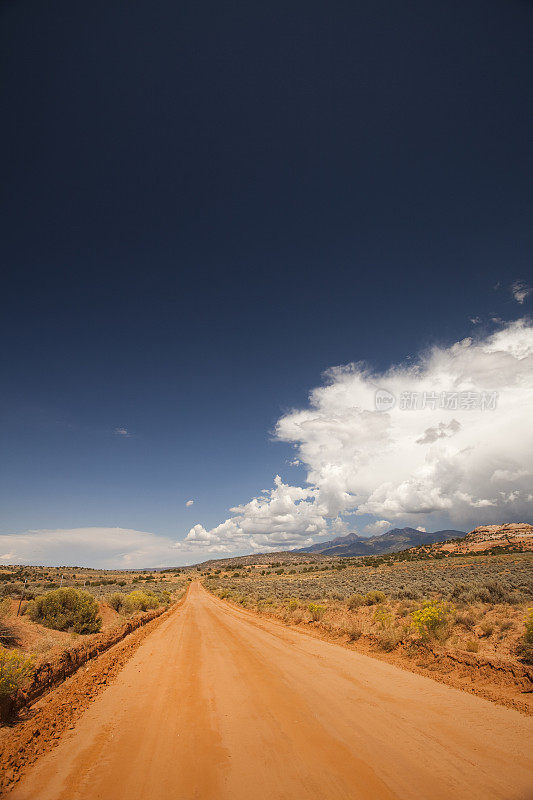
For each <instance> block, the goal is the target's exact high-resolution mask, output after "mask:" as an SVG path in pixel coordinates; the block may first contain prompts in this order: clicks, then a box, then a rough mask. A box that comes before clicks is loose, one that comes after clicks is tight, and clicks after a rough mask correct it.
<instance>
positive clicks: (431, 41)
mask: <svg viewBox="0 0 533 800" xmlns="http://www.w3.org/2000/svg"><path fill="white" fill-rule="evenodd" d="M0 22H1V32H0V53H1V56H0V58H1V107H2V111H3V113H2V118H3V122H2V129H1V132H0V137H1V140H2V154H3V170H2V179H1V192H2V214H1V222H0V224H1V228H2V230H1V236H0V248H1V253H2V264H3V275H4V278H3V284H2V292H1V302H2V316H1V325H2V368H1V380H2V390H1V392H0V413H1V418H0V433H1V451H2V476H1V492H2V495H3V497H2V519H1V520H0V528H1V530H2V531H4V532H12V531H22V530H26V529H28V528H56V527H77V526H87V525H110V526H114V525H117V526H122V527H125V528H135V529H139V530H148V531H154V532H157V533H162V534H164V535H169V536H170V535H172V536H181V535H183V534H184V533H185V532H186V531H187V530H188V528H189V527H190V526H191V525H192V524H193V523H195V522H197V521H200V520H201V521H202V523H204V524H206V525H213V524H215V523H217V522H219V521H220V520H222V519H224V518H225V516H226V509H227V507H228V506H231V505H233V504H235V503H237V502H244V501H246V500H248V499H249V498H250V497H251V496H252V495H254V494H257V493H258V492H259V491H260V490H261V489H263V488H265V487H268V486H271V484H272V478H273V475H274V474H275V473H276V472H280V473H281V474H282V475H285V476H288V470H287V468H286V465H285V461H286V459H287V458H288V455H289V453H290V451H289V448H288V447H287V446H286V445H282V444H279V443H273V442H272V441H271V440H270V439H269V431H270V430H271V429H272V426H273V425H274V423H275V421H276V419H277V418H278V416H279V415H280V413H281V412H283V411H284V410H286V409H288V408H290V407H291V406H294V405H301V404H303V403H305V400H306V397H307V393H308V391H309V389H310V388H312V387H313V386H316V385H318V384H319V383H320V375H321V372H322V371H323V370H324V369H326V368H328V367H330V366H332V365H335V364H343V363H346V362H350V361H353V360H360V359H365V360H367V361H369V362H370V363H371V364H373V365H375V366H376V367H377V368H383V367H385V366H387V365H388V364H390V363H392V362H396V361H402V360H404V359H405V357H406V356H408V355H410V354H415V353H417V352H418V351H420V349H423V348H424V347H426V346H427V345H428V344H431V343H434V342H444V343H449V342H452V341H455V340H457V339H460V338H462V337H464V336H466V335H468V333H469V332H470V330H471V327H472V326H471V323H470V322H469V318H470V317H472V316H479V317H481V318H483V319H484V320H486V319H488V318H490V317H491V316H494V315H496V316H500V317H503V318H505V319H508V318H512V317H513V316H516V315H517V308H516V303H514V301H513V299H512V297H511V294H510V292H509V290H508V287H509V285H510V283H511V282H512V281H514V280H516V279H519V278H522V279H527V277H528V274H530V273H531V263H532V253H533V226H532V224H531V223H532V213H531V212H532V205H533V202H532V197H533V192H532V189H531V187H532V185H533V168H532V167H533V156H532V146H531V143H532V141H533V135H532V134H533V131H532V108H533V103H532V100H533V80H532V78H533V69H532V67H533V48H532V47H531V36H532V30H533V5H532V4H531V3H530V2H525V1H524V2H513V0H505V1H504V0H502V1H501V2H496V1H495V0H477V1H476V0H473V1H472V2H466V3H465V2H464V0H461V2H459V0H456V1H454V0H450V1H449V2H441V3H428V2H427V0H416V2H415V1H413V0H411V2H403V3H398V2H396V1H395V2H392V0H382V2H376V1H375V0H367V1H366V2H349V3H348V2H346V3H315V2H309V0H306V2H305V3H304V2H292V3H276V2H270V3H264V4H258V3H249V2H246V3H245V2H242V3H227V4H222V5H221V4H220V3H211V2H210V3H207V2H201V0H200V2H198V0H195V2H170V1H169V0H150V2H136V1H135V0H134V2H131V1H130V2H114V0H105V2H100V0H93V2H91V3H76V2H72V1H71V0H69V2H66V0H65V2H42V1H41V0H39V2H37V0H35V2H29V1H28V0H17V2H14V0H7V2H5V3H3V5H2V9H1V11H0ZM498 283H499V284H500V289H497V290H495V289H494V286H495V285H496V284H498ZM120 427H124V428H125V429H127V430H128V431H130V432H131V433H132V434H133V435H132V436H131V437H129V438H128V437H124V436H117V435H114V434H113V431H114V430H115V429H116V428H120ZM291 480H295V478H294V473H293V474H292V478H291ZM296 480H297V481H298V480H300V481H301V480H303V476H302V475H301V476H299V477H296ZM189 498H194V500H195V506H194V507H193V509H185V507H184V503H185V501H186V500H187V499H189Z"/></svg>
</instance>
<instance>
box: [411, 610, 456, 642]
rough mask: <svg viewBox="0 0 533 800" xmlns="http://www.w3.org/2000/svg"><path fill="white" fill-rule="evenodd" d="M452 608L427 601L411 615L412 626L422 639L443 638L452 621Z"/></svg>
mask: <svg viewBox="0 0 533 800" xmlns="http://www.w3.org/2000/svg"><path fill="white" fill-rule="evenodd" d="M453 612H454V609H453V606H450V605H449V604H448V603H436V602H434V601H429V602H428V603H425V604H424V605H423V606H422V608H418V609H417V610H416V611H413V612H412V614H411V619H412V621H413V626H414V627H415V628H416V630H417V632H418V634H419V635H420V637H421V638H422V639H431V638H445V636H446V634H447V633H449V631H450V627H451V623H452V621H453Z"/></svg>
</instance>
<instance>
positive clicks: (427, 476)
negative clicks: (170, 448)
mask: <svg viewBox="0 0 533 800" xmlns="http://www.w3.org/2000/svg"><path fill="white" fill-rule="evenodd" d="M378 389H381V390H383V389H385V390H386V391H387V392H389V393H390V394H391V395H393V396H394V398H395V400H396V402H395V404H394V405H393V406H392V407H390V408H388V410H386V411H383V410H376V407H375V393H376V391H377V390H378ZM532 407H533V326H532V325H531V323H530V322H529V321H528V320H526V319H522V320H518V321H515V322H511V323H508V324H502V326H501V328H500V329H499V330H498V331H497V332H496V333H493V334H491V335H488V336H485V337H480V338H478V339H471V338H469V339H465V340H463V341H460V342H457V343H455V344H453V345H452V346H450V347H438V346H435V347H433V348H431V349H430V350H428V351H427V352H425V353H422V355H420V356H419V358H418V359H411V358H409V359H407V360H406V362H405V363H404V364H399V365H395V366H394V367H391V368H390V369H389V370H387V371H385V372H375V371H372V370H371V369H370V368H369V367H368V366H366V365H364V364H361V363H355V364H349V365H345V366H340V367H334V368H332V369H330V370H329V371H328V372H327V373H326V375H325V383H324V385H322V386H320V387H318V388H316V389H314V390H313V391H312V392H311V394H310V397H309V403H308V406H307V407H306V408H303V409H296V410H293V411H290V412H289V413H287V414H285V415H284V416H282V417H281V418H280V419H279V420H278V423H277V426H276V429H275V433H276V437H277V439H278V440H279V441H282V442H287V443H290V444H291V445H293V446H294V447H295V448H296V458H297V460H298V461H300V463H301V464H302V466H304V468H306V470H307V486H306V487H305V488H301V487H297V486H290V485H287V484H284V483H283V481H282V480H281V478H279V477H277V478H276V481H275V485H274V488H273V489H271V490H269V491H267V492H266V493H265V494H264V496H262V497H256V498H254V499H252V500H250V502H248V503H245V504H243V505H241V506H238V507H236V508H233V509H231V512H232V516H230V517H229V518H228V519H227V520H226V521H225V522H223V523H222V524H220V525H218V526H217V527H215V528H212V529H211V530H206V529H204V528H203V527H202V526H201V525H196V526H194V528H192V529H191V531H190V532H189V534H188V536H187V537H186V539H185V540H184V542H182V543H180V544H179V545H178V547H179V548H187V547H190V546H194V547H198V546H202V547H203V548H205V549H206V550H208V551H211V552H235V551H238V550H240V551H242V550H244V549H246V548H248V549H250V548H252V549H256V550H267V549H272V548H275V549H278V548H288V547H292V546H303V545H304V544H305V543H307V542H308V541H310V540H312V539H314V538H318V537H322V536H324V535H325V534H327V533H329V532H332V531H333V532H334V531H336V530H339V529H342V527H343V525H344V521H345V518H346V517H351V516H353V515H363V514H365V515H370V516H371V517H375V521H374V522H370V523H369V524H368V525H367V527H366V528H365V530H366V531H367V532H369V533H375V532H380V531H383V530H384V529H385V525H386V526H388V525H389V524H392V523H390V522H389V520H393V521H394V520H396V521H398V522H401V523H402V524H412V525H416V523H417V522H418V521H419V520H420V516H421V515H423V517H424V520H423V521H424V523H425V525H426V526H427V524H428V522H431V523H433V524H435V525H436V524H438V525H439V526H440V525H446V524H450V523H452V522H453V523H454V524H457V523H458V522H459V523H460V524H461V525H464V526H467V525H468V524H470V523H472V524H473V525H475V524H480V523H482V522H485V523H486V522H499V521H506V520H513V519H523V520H527V519H529V518H530V517H531V512H532V510H533V502H532V495H531V488H530V487H531V485H532V483H533V425H532V424H531V408H532ZM418 527H422V526H420V525H418ZM430 529H431V528H430Z"/></svg>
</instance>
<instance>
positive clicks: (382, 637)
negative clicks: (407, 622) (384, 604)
mask: <svg viewBox="0 0 533 800" xmlns="http://www.w3.org/2000/svg"><path fill="white" fill-rule="evenodd" d="M374 621H375V622H377V623H378V625H379V630H378V632H377V633H376V635H375V636H376V639H377V642H378V645H379V647H380V648H381V649H382V650H386V651H390V650H394V648H395V647H396V645H397V644H398V643H399V641H400V639H401V638H402V634H401V631H400V629H399V628H398V627H397V626H396V625H395V624H394V616H393V614H392V612H391V611H389V609H388V608H378V609H377V610H376V612H375V613H374Z"/></svg>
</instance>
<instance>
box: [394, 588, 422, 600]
mask: <svg viewBox="0 0 533 800" xmlns="http://www.w3.org/2000/svg"><path fill="white" fill-rule="evenodd" d="M397 597H398V599H399V600H418V599H419V597H420V592H419V591H418V590H417V589H413V588H409V589H399V590H398V592H397Z"/></svg>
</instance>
